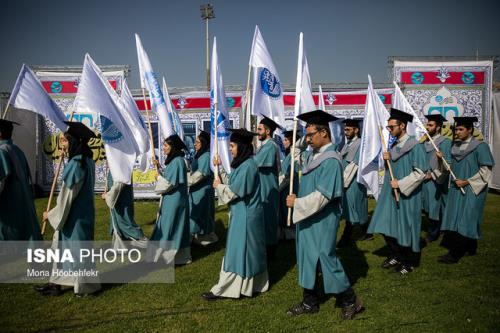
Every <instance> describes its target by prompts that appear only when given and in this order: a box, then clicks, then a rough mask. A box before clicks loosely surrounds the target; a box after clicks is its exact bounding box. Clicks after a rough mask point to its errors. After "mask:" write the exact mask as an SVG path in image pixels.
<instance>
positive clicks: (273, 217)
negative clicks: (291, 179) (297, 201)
mask: <svg viewBox="0 0 500 333" xmlns="http://www.w3.org/2000/svg"><path fill="white" fill-rule="evenodd" d="M254 160H255V162H256V164H257V167H258V168H259V179H260V193H261V201H262V207H263V209H264V220H265V226H266V244H267V245H272V244H277V243H278V221H279V191H278V173H279V166H278V163H279V160H278V146H277V145H276V143H275V142H274V141H273V139H270V140H269V141H268V142H266V143H265V144H264V145H262V147H260V149H259V151H258V152H257V154H255V156H254Z"/></svg>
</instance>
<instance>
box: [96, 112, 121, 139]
mask: <svg viewBox="0 0 500 333" xmlns="http://www.w3.org/2000/svg"><path fill="white" fill-rule="evenodd" d="M100 119H101V138H102V139H103V140H104V143H115V142H118V141H120V140H122V139H123V135H122V133H121V132H120V131H119V130H118V129H117V128H116V126H115V125H113V123H112V122H111V120H109V119H108V118H106V117H104V116H100Z"/></svg>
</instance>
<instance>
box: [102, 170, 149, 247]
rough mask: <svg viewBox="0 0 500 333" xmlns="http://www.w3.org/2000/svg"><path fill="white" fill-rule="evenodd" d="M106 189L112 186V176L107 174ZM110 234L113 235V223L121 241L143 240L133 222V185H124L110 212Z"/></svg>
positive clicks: (109, 173)
mask: <svg viewBox="0 0 500 333" xmlns="http://www.w3.org/2000/svg"><path fill="white" fill-rule="evenodd" d="M107 181H108V189H110V188H111V187H112V186H113V176H112V175H111V172H108V179H107ZM110 211H111V216H110V220H109V229H110V234H112V233H113V222H114V224H115V225H116V231H117V233H118V235H120V237H121V238H122V239H135V240H138V239H141V238H144V233H143V232H142V229H141V228H140V227H139V226H138V225H137V224H136V223H135V221H134V188H133V184H125V185H124V186H123V188H122V190H121V191H120V194H119V195H118V199H117V200H116V203H115V206H114V207H113V208H112V209H111V210H110Z"/></svg>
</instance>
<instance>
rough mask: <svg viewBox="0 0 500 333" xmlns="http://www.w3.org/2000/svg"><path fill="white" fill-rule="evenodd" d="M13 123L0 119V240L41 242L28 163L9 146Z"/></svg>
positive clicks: (19, 153)
mask: <svg viewBox="0 0 500 333" xmlns="http://www.w3.org/2000/svg"><path fill="white" fill-rule="evenodd" d="M14 124H16V125H19V124H18V123H16V122H13V121H9V120H5V119H0V241H21V240H34V241H36V240H41V239H42V235H41V233H40V225H39V224H38V218H37V216H36V210H35V202H34V197H33V189H32V187H31V185H32V184H31V173H30V169H29V166H28V161H27V160H26V156H24V153H23V152H22V150H21V149H19V147H18V146H16V145H15V144H13V143H12V131H13V130H14V126H13V125H14Z"/></svg>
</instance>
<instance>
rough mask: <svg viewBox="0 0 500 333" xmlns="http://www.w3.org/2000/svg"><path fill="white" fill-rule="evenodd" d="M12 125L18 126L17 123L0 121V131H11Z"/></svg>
mask: <svg viewBox="0 0 500 333" xmlns="http://www.w3.org/2000/svg"><path fill="white" fill-rule="evenodd" d="M14 125H19V123H16V122H15V121H12V120H7V119H0V131H12V130H13V129H14Z"/></svg>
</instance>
